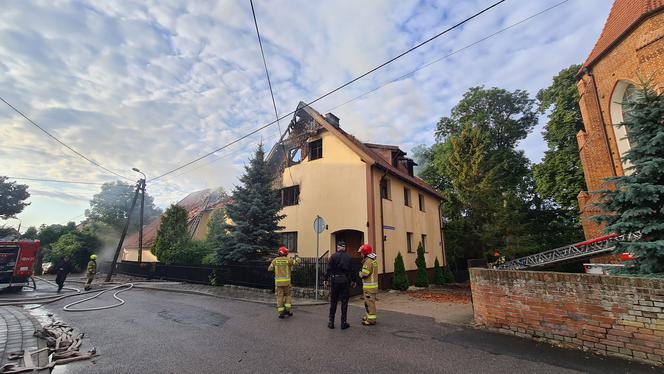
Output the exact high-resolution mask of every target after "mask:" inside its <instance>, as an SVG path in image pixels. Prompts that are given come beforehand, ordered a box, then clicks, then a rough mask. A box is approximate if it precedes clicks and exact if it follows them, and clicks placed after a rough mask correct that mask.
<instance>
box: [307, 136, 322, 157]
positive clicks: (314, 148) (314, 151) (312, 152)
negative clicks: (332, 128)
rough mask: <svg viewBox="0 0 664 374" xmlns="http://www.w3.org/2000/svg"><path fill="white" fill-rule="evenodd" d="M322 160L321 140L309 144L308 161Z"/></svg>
mask: <svg viewBox="0 0 664 374" xmlns="http://www.w3.org/2000/svg"><path fill="white" fill-rule="evenodd" d="M319 158H323V139H318V140H314V141H313V142H311V143H309V161H312V160H317V159H319Z"/></svg>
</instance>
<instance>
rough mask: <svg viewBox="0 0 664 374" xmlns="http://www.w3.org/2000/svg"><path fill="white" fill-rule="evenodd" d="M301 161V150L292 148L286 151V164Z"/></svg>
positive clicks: (294, 163)
mask: <svg viewBox="0 0 664 374" xmlns="http://www.w3.org/2000/svg"><path fill="white" fill-rule="evenodd" d="M301 161H302V150H301V149H300V148H293V149H291V150H290V151H289V152H288V165H296V164H299V163H300V162H301Z"/></svg>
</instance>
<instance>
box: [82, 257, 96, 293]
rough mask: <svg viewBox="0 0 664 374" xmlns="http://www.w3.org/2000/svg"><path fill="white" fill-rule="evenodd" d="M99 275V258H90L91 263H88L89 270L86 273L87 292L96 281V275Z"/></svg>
mask: <svg viewBox="0 0 664 374" xmlns="http://www.w3.org/2000/svg"><path fill="white" fill-rule="evenodd" d="M96 273H97V256H96V255H92V256H90V262H88V269H87V271H86V273H85V287H84V288H85V290H86V291H87V290H89V289H90V288H91V287H92V281H93V280H94V279H95V274H96Z"/></svg>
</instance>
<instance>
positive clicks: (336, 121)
mask: <svg viewBox="0 0 664 374" xmlns="http://www.w3.org/2000/svg"><path fill="white" fill-rule="evenodd" d="M325 119H326V120H327V122H329V123H330V124H331V125H333V126H335V127H339V117H337V116H335V115H334V114H332V113H327V114H326V115H325Z"/></svg>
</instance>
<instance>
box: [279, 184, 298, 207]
mask: <svg viewBox="0 0 664 374" xmlns="http://www.w3.org/2000/svg"><path fill="white" fill-rule="evenodd" d="M299 201H300V186H292V187H286V188H282V189H281V205H283V206H289V205H297V203H298V202H299Z"/></svg>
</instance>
